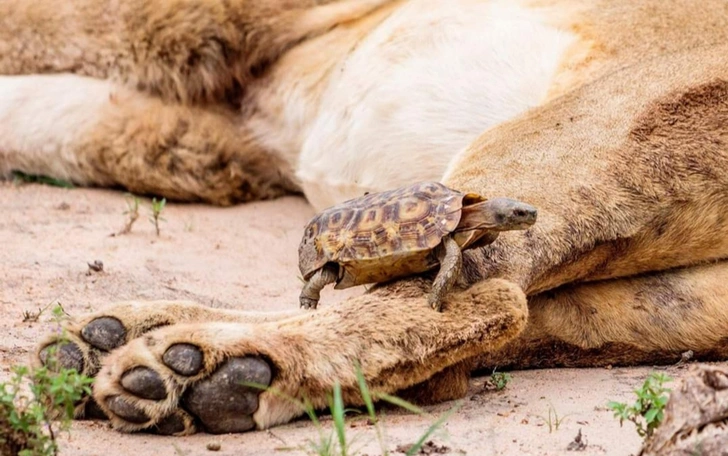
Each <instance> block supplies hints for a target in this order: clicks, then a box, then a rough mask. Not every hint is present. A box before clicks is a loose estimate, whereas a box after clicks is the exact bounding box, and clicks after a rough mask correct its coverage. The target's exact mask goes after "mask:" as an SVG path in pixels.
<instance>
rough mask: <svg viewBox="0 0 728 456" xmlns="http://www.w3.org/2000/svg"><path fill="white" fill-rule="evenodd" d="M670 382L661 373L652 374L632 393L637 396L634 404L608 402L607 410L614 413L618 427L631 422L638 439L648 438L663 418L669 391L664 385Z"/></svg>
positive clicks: (669, 379)
mask: <svg viewBox="0 0 728 456" xmlns="http://www.w3.org/2000/svg"><path fill="white" fill-rule="evenodd" d="M671 380H672V379H671V378H670V377H668V376H667V375H665V374H663V373H659V372H652V373H651V374H650V375H649V376H647V379H646V380H645V382H644V383H643V384H642V386H641V387H640V388H638V389H636V390H635V391H634V392H635V394H636V395H637V400H636V401H635V402H634V404H632V405H628V404H626V403H623V402H615V401H610V402H609V403H608V404H607V408H609V409H610V410H612V411H614V417H615V418H619V425H620V426H621V425H622V424H623V423H624V421H625V420H627V421H631V422H633V423H634V425H635V426H636V427H637V433H638V434H639V435H640V437H645V438H647V437H650V436H651V435H652V434H653V433H654V432H655V429H657V427H658V426H660V423H662V420H663V419H664V418H665V406H666V405H667V400H668V399H669V395H668V393H669V392H670V389H669V388H666V387H665V386H664V384H665V383H667V382H669V381H671Z"/></svg>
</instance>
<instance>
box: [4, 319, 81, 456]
mask: <svg viewBox="0 0 728 456" xmlns="http://www.w3.org/2000/svg"><path fill="white" fill-rule="evenodd" d="M63 314H64V311H63V308H62V307H61V306H56V307H55V308H54V309H53V315H54V317H55V318H56V319H60V318H62V316H63ZM59 343H60V344H62V343H63V337H61V341H60V342H59ZM57 347H58V345H55V346H53V347H51V348H49V350H48V354H47V357H46V361H45V363H46V364H45V366H43V367H39V368H36V369H31V368H29V367H27V366H15V367H13V368H12V372H13V376H12V377H11V379H10V380H8V381H7V382H3V383H0V454H17V455H20V456H36V455H39V456H48V455H56V454H58V442H57V440H56V439H57V436H58V434H59V433H60V432H64V431H68V430H69V428H70V426H71V421H72V419H73V411H74V407H75V405H76V403H77V402H78V401H79V400H81V398H82V397H84V396H85V395H88V394H90V393H91V388H90V385H91V383H92V381H93V380H92V379H91V378H88V377H86V376H84V375H81V374H79V373H78V372H76V370H75V369H62V368H59V365H58V358H57V353H56V352H57Z"/></svg>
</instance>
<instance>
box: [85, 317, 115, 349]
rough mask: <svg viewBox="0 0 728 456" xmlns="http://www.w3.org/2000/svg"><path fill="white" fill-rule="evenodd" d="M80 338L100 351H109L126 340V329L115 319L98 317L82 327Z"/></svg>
mask: <svg viewBox="0 0 728 456" xmlns="http://www.w3.org/2000/svg"><path fill="white" fill-rule="evenodd" d="M81 337H82V338H83V340H84V341H86V342H88V343H89V344H91V345H93V346H94V347H96V348H98V349H100V350H105V351H111V350H113V349H115V348H117V347H119V346H120V345H121V344H123V343H124V341H125V340H126V328H124V325H123V324H122V323H121V322H120V321H119V320H117V319H116V318H113V317H100V318H97V319H95V320H93V321H92V322H90V323H89V324H87V325H86V326H84V327H83V329H82V330H81Z"/></svg>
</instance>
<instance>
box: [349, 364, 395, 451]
mask: <svg viewBox="0 0 728 456" xmlns="http://www.w3.org/2000/svg"><path fill="white" fill-rule="evenodd" d="M356 381H357V383H359V391H360V392H361V397H362V399H363V400H364V405H365V406H366V408H367V413H368V414H369V419H370V420H371V421H372V425H373V426H374V431H375V432H376V434H377V440H379V446H380V447H381V449H382V456H387V455H388V454H389V451H387V442H386V439H385V438H384V435H383V433H382V429H381V427H380V426H379V420H378V419H377V413H376V411H375V410H374V401H373V400H372V395H371V393H370V392H369V387H368V386H367V382H366V379H365V378H364V373H363V372H362V370H361V366H360V365H359V363H357V364H356Z"/></svg>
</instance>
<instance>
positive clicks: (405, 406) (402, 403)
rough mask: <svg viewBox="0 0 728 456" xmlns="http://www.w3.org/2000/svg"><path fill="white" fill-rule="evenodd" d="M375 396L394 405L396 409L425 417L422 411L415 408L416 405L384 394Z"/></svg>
mask: <svg viewBox="0 0 728 456" xmlns="http://www.w3.org/2000/svg"><path fill="white" fill-rule="evenodd" d="M377 396H378V397H379V399H381V400H383V401H386V402H389V403H390V404H392V405H396V406H397V407H401V408H403V409H405V410H407V411H410V412H412V413H416V414H418V415H427V412H425V411H424V410H422V409H421V408H419V407H417V406H416V405H414V404H412V403H410V402H407V401H405V400H404V399H400V398H398V397H396V396H390V395H389V394H386V393H377Z"/></svg>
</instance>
